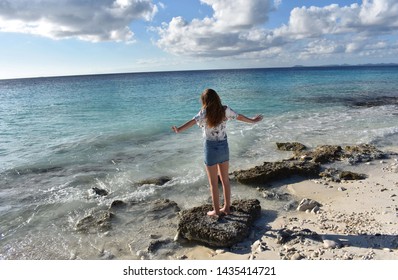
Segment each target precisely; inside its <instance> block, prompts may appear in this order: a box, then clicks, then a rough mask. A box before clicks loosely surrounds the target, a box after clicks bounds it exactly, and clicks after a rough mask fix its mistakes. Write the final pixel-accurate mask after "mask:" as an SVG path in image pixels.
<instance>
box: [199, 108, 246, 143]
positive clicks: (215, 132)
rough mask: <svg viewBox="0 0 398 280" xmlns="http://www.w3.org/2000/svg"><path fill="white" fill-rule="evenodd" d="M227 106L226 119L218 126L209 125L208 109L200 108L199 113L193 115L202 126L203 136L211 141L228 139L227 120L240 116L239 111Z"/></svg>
mask: <svg viewBox="0 0 398 280" xmlns="http://www.w3.org/2000/svg"><path fill="white" fill-rule="evenodd" d="M224 107H225V117H226V119H225V120H224V121H223V122H222V123H220V124H219V125H218V126H216V127H208V126H207V124H206V110H200V111H199V113H198V114H197V115H196V116H194V117H193V119H194V120H195V121H196V124H197V125H198V126H200V127H201V128H202V131H203V137H204V138H205V139H206V140H210V141H221V140H225V139H227V131H226V128H227V120H234V119H236V118H237V117H238V115H239V114H238V113H236V112H235V111H234V110H232V109H231V108H229V107H228V106H224Z"/></svg>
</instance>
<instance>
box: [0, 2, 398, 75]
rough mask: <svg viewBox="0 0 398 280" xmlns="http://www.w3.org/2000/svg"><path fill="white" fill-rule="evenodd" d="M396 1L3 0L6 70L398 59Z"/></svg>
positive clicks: (0, 47)
mask: <svg viewBox="0 0 398 280" xmlns="http://www.w3.org/2000/svg"><path fill="white" fill-rule="evenodd" d="M397 15H398V1H396V0H357V1H355V0H331V1H329V0H324V1H319V0H318V1H316V0H308V1H307V0H303V1H300V0H290V1H288V0H161V1H156V0H0V79H8V78H23V77H42V76H63V75H82V74H102V73H125V72H150V71H175V70H202V69H228V68H229V69H230V68H267V67H290V66H294V65H306V66H314V65H329V64H364V63H391V62H394V63H398V16H397Z"/></svg>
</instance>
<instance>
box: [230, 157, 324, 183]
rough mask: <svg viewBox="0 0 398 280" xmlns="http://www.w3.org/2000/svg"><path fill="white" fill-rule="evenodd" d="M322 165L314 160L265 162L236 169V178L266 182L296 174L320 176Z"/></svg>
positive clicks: (240, 180)
mask: <svg viewBox="0 0 398 280" xmlns="http://www.w3.org/2000/svg"><path fill="white" fill-rule="evenodd" d="M319 170H320V165H319V164H318V163H314V162H307V161H304V162H303V161H297V160H283V161H278V162H264V164H263V165H261V166H256V167H253V168H251V169H248V170H238V171H234V172H233V173H232V174H233V175H234V178H235V179H236V180H237V181H238V182H240V183H242V184H257V185H258V184H266V183H268V182H270V181H273V180H276V179H284V178H288V177H291V176H294V175H299V176H305V177H312V176H318V174H319Z"/></svg>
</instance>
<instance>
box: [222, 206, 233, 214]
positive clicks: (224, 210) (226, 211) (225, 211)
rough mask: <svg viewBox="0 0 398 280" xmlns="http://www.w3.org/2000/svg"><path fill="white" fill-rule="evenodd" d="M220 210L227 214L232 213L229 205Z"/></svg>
mask: <svg viewBox="0 0 398 280" xmlns="http://www.w3.org/2000/svg"><path fill="white" fill-rule="evenodd" d="M220 212H222V213H224V214H225V215H229V214H231V210H230V209H229V207H228V208H226V207H223V208H221V209H220Z"/></svg>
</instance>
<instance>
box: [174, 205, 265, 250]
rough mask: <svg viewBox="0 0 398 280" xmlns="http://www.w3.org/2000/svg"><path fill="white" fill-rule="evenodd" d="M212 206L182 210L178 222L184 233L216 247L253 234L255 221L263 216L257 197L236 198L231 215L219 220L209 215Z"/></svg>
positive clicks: (189, 238) (185, 235)
mask: <svg viewBox="0 0 398 280" xmlns="http://www.w3.org/2000/svg"><path fill="white" fill-rule="evenodd" d="M210 210H212V206H211V205H202V206H199V207H194V208H191V209H188V210H185V211H183V212H182V213H181V217H180V220H179V223H178V232H179V233H180V236H181V237H183V238H185V239H188V240H190V241H197V242H199V243H204V244H206V245H210V246H215V247H231V246H233V245H234V244H237V243H239V242H241V241H243V240H244V239H245V238H246V237H248V236H249V234H250V230H251V226H252V224H253V222H254V221H255V220H256V219H257V218H259V217H260V215H261V206H260V202H259V201H258V200H256V199H249V200H235V201H234V202H233V203H232V206H231V210H232V212H231V214H229V215H227V216H224V217H221V218H219V219H218V220H217V219H215V218H213V217H209V216H207V212H208V211H210Z"/></svg>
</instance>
